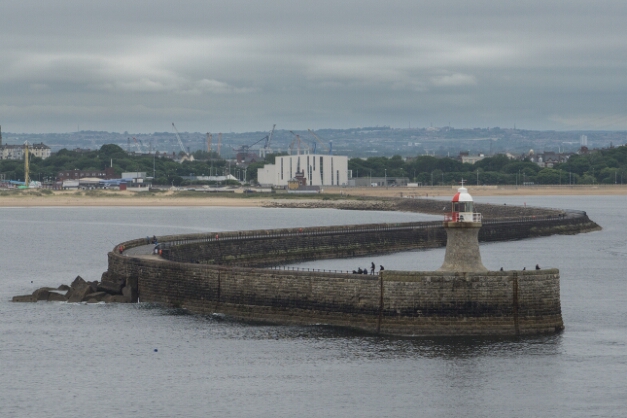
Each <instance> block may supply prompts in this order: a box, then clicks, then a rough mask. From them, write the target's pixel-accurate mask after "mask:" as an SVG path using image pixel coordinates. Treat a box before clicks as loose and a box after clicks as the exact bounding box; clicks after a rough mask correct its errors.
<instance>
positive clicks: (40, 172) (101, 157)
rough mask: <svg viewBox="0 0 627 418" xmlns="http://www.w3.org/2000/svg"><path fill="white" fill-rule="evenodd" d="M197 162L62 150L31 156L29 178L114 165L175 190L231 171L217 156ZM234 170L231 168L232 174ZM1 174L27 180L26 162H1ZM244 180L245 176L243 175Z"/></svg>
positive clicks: (107, 150) (109, 150)
mask: <svg viewBox="0 0 627 418" xmlns="http://www.w3.org/2000/svg"><path fill="white" fill-rule="evenodd" d="M193 155H194V161H184V162H183V163H179V162H176V161H174V160H172V159H170V158H166V157H165V156H155V155H154V154H143V155H133V154H128V153H127V152H126V151H124V150H123V149H122V148H120V147H119V146H117V145H113V144H107V145H103V146H102V147H101V148H100V149H99V150H97V151H89V152H75V151H70V150H67V149H62V150H60V151H59V152H56V153H54V154H52V155H51V156H50V157H49V158H46V159H45V160H42V159H41V158H38V157H34V156H32V155H31V158H30V160H29V162H30V177H31V179H32V180H37V181H42V182H44V181H54V180H55V179H56V178H57V175H58V174H59V172H60V171H65V170H74V169H78V170H104V169H105V168H106V167H109V165H111V163H113V169H114V170H115V172H116V174H118V175H121V174H122V173H123V172H131V171H144V172H146V174H147V175H148V176H152V175H153V169H154V174H155V179H154V181H153V182H154V183H155V184H163V185H167V184H170V185H171V184H174V185H175V186H179V185H183V184H185V183H189V181H187V180H184V179H183V176H190V175H191V176H202V175H204V176H209V175H212V174H213V175H214V176H215V175H225V174H228V171H229V163H228V162H227V161H225V160H224V159H222V158H220V156H219V155H217V154H216V153H215V152H212V153H207V152H206V151H205V152H203V151H197V152H195V153H194V154H193ZM234 170H235V167H234V165H233V167H231V173H232V172H234ZM0 173H2V174H5V177H6V179H10V180H20V181H23V180H24V160H0ZM242 177H243V174H242Z"/></svg>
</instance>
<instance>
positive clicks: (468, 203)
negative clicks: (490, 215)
mask: <svg viewBox="0 0 627 418" xmlns="http://www.w3.org/2000/svg"><path fill="white" fill-rule="evenodd" d="M445 221H448V222H481V214H479V213H475V212H474V205H473V200H472V196H471V195H470V193H468V190H467V189H466V188H465V187H464V186H462V187H460V188H459V189H458V190H457V194H456V195H455V196H453V200H452V201H451V213H450V215H448V216H447V217H446V219H445Z"/></svg>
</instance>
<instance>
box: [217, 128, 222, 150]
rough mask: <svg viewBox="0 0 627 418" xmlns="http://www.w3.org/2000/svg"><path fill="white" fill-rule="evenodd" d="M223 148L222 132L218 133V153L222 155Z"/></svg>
mask: <svg viewBox="0 0 627 418" xmlns="http://www.w3.org/2000/svg"><path fill="white" fill-rule="evenodd" d="M221 150H222V133H219V134H218V155H222V154H221V153H220V151H221Z"/></svg>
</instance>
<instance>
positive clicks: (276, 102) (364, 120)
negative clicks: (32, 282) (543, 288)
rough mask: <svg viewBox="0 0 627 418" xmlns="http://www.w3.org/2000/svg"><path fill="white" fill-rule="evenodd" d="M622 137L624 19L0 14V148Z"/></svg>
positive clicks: (155, 8) (498, 6)
mask: <svg viewBox="0 0 627 418" xmlns="http://www.w3.org/2000/svg"><path fill="white" fill-rule="evenodd" d="M172 122H174V123H175V124H176V126H177V128H178V129H179V131H190V132H192V131H198V132H230V131H235V132H243V131H256V130H270V129H271V128H272V124H273V123H276V124H277V128H279V129H307V128H313V129H319V128H325V127H327V128H349V127H357V126H374V125H390V126H392V127H400V128H403V127H408V126H410V124H411V127H425V126H430V125H433V126H445V125H448V124H449V123H450V124H451V126H454V127H458V128H461V127H493V126H500V127H513V126H514V125H516V127H518V128H527V129H557V130H570V129H608V130H625V129H627V1H625V0H612V1H599V0H596V1H591V0H585V1H583V0H560V1H553V0H537V1H532V0H517V1H503V0H499V1H482V0H475V1H468V0H454V1H443V0H438V1H433V0H431V1H424V0H418V1H417V0H387V1H381V0H377V1H372V0H359V1H357V0H349V1H342V0H333V1H331V0H316V1H311V0H305V1H302V0H301V1H287V0H279V1H252V0H211V1H208V0H202V1H200V0H199V1H186V0H180V1H169V0H150V1H147V0H142V1H133V0H130V1H129V0H124V1H121V0H107V1H99V2H96V1H85V0H48V1H41V0H38V1H34V0H2V2H0V125H2V130H3V131H9V132H32V133H35V132H71V131H76V130H77V129H78V127H79V126H80V129H81V130H106V131H117V132H123V131H129V132H155V131H171V129H172V128H171V123H172Z"/></svg>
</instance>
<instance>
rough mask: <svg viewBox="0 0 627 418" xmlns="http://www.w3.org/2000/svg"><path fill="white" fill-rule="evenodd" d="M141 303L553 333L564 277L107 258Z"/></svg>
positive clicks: (456, 330) (413, 329) (359, 323)
mask: <svg viewBox="0 0 627 418" xmlns="http://www.w3.org/2000/svg"><path fill="white" fill-rule="evenodd" d="M109 274H114V275H116V276H117V277H125V278H129V277H136V278H137V282H138V290H139V298H140V300H141V301H152V302H160V303H164V304H167V305H171V306H179V307H184V308H187V309H189V310H191V311H193V312H205V313H211V312H223V313H227V314H232V315H235V316H238V317H243V318H248V319H253V320H265V321H270V322H280V323H297V324H315V323H325V324H330V325H338V326H349V327H354V328H358V329H362V330H366V331H370V332H377V331H379V332H381V333H385V334H394V335H474V334H502V335H516V334H535V333H552V332H556V331H559V330H561V329H562V328H563V323H562V318H561V307H560V302H559V301H560V296H559V273H558V271H557V270H539V271H530V272H514V271H506V272H487V273H483V274H454V273H444V272H396V271H385V272H384V273H383V274H382V275H381V276H365V275H363V276H362V275H352V274H334V273H322V272H315V273H313V272H298V271H283V270H267V269H252V268H242V267H225V266H213V265H199V264H185V263H174V262H167V261H166V262H163V261H155V260H148V259H141V258H129V257H123V256H120V255H118V254H114V253H110V254H109Z"/></svg>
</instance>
